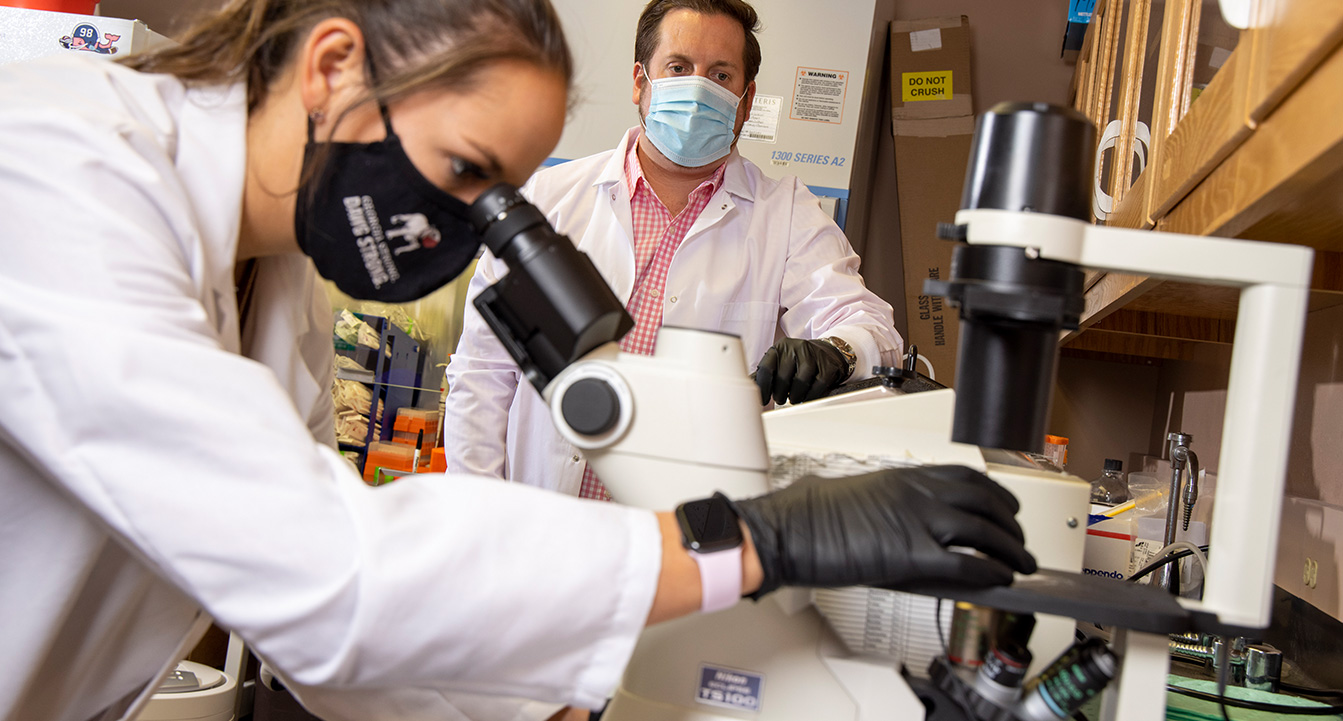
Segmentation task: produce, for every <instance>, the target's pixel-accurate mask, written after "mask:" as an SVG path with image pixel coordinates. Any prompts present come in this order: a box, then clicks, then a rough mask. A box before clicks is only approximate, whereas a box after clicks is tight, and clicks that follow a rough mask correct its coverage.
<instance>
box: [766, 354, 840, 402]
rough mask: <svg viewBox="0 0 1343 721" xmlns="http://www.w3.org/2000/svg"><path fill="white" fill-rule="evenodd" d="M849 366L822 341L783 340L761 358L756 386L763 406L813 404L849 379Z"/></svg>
mask: <svg viewBox="0 0 1343 721" xmlns="http://www.w3.org/2000/svg"><path fill="white" fill-rule="evenodd" d="M848 368H849V364H848V362H847V361H845V360H844V354H842V353H840V352H839V349H838V348H836V347H834V346H832V345H830V344H829V343H825V342H822V341H819V340H803V339H802V338H784V339H782V340H780V341H779V342H778V343H775V344H774V345H773V346H772V347H771V348H770V349H769V350H767V351H765V355H764V356H763V357H762V358H761V359H760V364H759V365H758V366H757V367H756V370H755V384H756V385H757V386H760V403H761V405H763V404H765V403H769V399H770V397H771V396H772V397H773V398H774V402H775V403H778V404H779V405H783V402H784V401H785V400H787V401H791V402H793V403H801V402H803V401H814V400H816V399H817V398H820V397H821V396H823V395H825V394H826V393H827V392H828V391H829V390H830V389H831V388H834V387H835V386H837V385H839V384H840V383H843V382H844V381H845V380H847V377H848Z"/></svg>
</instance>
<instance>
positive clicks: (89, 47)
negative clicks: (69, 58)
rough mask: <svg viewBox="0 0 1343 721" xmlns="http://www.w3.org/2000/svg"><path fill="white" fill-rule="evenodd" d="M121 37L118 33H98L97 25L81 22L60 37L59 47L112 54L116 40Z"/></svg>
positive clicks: (115, 50)
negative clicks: (67, 33)
mask: <svg viewBox="0 0 1343 721" xmlns="http://www.w3.org/2000/svg"><path fill="white" fill-rule="evenodd" d="M120 39H121V36H120V35H116V34H113V33H99V32H98V27H97V26H96V25H94V24H93V23H90V22H83V23H80V24H78V25H76V26H75V29H74V30H71V31H70V34H69V35H66V36H65V37H62V38H61V39H60V41H59V42H60V44H61V47H63V48H65V49H66V50H83V51H85V52H90V53H98V54H99V55H114V54H116V52H117V45H116V43H117V41H118V40H120Z"/></svg>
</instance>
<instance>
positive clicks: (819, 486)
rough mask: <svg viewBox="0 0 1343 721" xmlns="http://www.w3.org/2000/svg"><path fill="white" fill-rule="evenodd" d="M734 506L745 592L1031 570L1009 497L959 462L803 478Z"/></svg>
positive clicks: (896, 584) (979, 578)
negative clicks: (753, 572) (746, 549)
mask: <svg viewBox="0 0 1343 721" xmlns="http://www.w3.org/2000/svg"><path fill="white" fill-rule="evenodd" d="M734 507H735V508H736V509H737V514H738V515H739V516H741V518H742V520H744V521H745V522H746V526H747V527H748V528H750V529H751V538H752V541H753V542H754V544H755V548H756V553H757V554H758V555H759V556H760V565H761V567H762V568H763V569H764V571H765V580H764V583H763V584H761V587H760V590H759V591H757V592H755V593H754V594H752V595H751V598H754V599H759V598H760V597H761V596H764V595H765V594H767V593H769V592H770V591H773V590H774V589H776V588H778V587H780V586H812V587H839V586H854V585H867V586H882V587H886V588H893V589H895V590H900V588H901V587H902V586H911V585H917V584H924V583H946V584H952V585H959V586H972V587H986V586H995V585H1003V584H1007V583H1010V582H1011V581H1012V571H1014V570H1016V571H1020V572H1022V573H1034V572H1035V559H1034V558H1033V557H1032V556H1031V554H1030V553H1029V552H1027V551H1026V548H1025V546H1023V545H1022V538H1023V537H1022V534H1021V527H1020V526H1019V525H1017V522H1016V520H1015V519H1014V518H1013V516H1014V515H1015V514H1016V512H1017V509H1018V508H1019V506H1018V504H1017V499H1016V497H1015V496H1013V495H1012V494H1011V493H1010V492H1008V490H1007V489H1005V488H1003V487H1002V486H1000V485H998V484H997V483H995V482H994V481H992V480H990V479H989V477H988V476H985V475H984V474H982V473H980V472H978V471H975V470H972V469H970V468H966V467H964V466H924V467H916V468H894V469H889V470H885V471H877V472H875V473H868V474H866V475H862V476H854V477H851V478H816V477H808V478H803V479H801V480H799V481H797V482H796V483H794V484H793V485H791V486H789V487H787V488H785V489H783V490H781V491H776V492H774V493H769V494H766V495H763V496H758V497H756V498H749V499H746V500H743V501H736V502H735V503H734ZM948 546H966V547H969V548H973V549H975V550H977V551H982V552H983V553H984V554H986V555H987V556H988V557H987V558H983V557H978V556H972V555H969V554H966V553H959V552H956V551H951V550H948V549H947V547H948Z"/></svg>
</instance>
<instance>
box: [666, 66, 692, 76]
mask: <svg viewBox="0 0 1343 721" xmlns="http://www.w3.org/2000/svg"><path fill="white" fill-rule="evenodd" d="M667 70H669V71H670V72H671V74H672V75H685V74H686V73H687V72H689V70H688V69H686V66H684V65H672V66H671V67H669V68H667Z"/></svg>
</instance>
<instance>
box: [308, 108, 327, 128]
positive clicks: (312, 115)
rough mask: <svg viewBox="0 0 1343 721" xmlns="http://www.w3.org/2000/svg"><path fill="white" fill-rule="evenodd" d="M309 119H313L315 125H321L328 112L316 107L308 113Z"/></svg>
mask: <svg viewBox="0 0 1343 721" xmlns="http://www.w3.org/2000/svg"><path fill="white" fill-rule="evenodd" d="M308 120H311V121H312V124H313V125H321V124H322V121H323V120H326V113H325V112H323V111H322V109H321V108H314V109H313V110H312V111H311V112H309V113H308Z"/></svg>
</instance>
